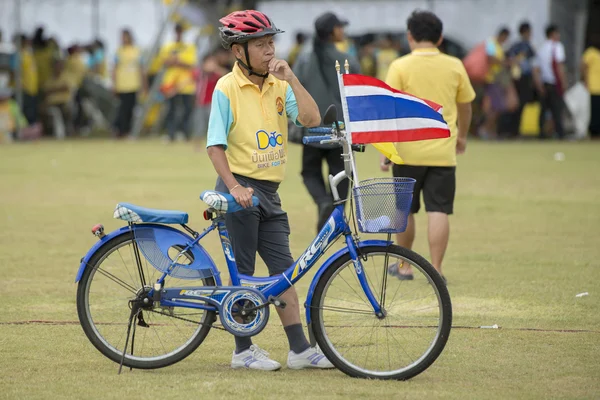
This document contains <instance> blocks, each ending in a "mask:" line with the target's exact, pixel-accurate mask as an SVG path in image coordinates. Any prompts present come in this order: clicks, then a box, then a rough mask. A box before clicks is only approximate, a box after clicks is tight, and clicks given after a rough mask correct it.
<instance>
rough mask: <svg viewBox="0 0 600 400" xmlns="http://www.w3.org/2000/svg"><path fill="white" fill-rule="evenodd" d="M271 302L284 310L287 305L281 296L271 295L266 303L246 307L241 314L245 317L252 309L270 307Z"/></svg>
mask: <svg viewBox="0 0 600 400" xmlns="http://www.w3.org/2000/svg"><path fill="white" fill-rule="evenodd" d="M269 304H273V305H274V306H275V307H279V308H281V309H282V310H283V309H284V308H285V306H286V305H287V304H286V302H285V301H283V300H281V299H280V298H279V297H275V296H269V299H268V300H267V302H266V303H263V304H260V305H258V306H256V307H251V308H244V309H243V310H241V311H240V315H242V316H243V317H245V316H246V315H248V314H249V313H251V312H252V311H256V310H260V309H261V308H265V307H268V306H269Z"/></svg>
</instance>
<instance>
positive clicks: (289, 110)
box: [285, 85, 302, 126]
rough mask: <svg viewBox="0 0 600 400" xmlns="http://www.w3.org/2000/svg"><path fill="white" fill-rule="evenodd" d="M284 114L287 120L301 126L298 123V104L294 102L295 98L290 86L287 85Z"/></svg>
mask: <svg viewBox="0 0 600 400" xmlns="http://www.w3.org/2000/svg"><path fill="white" fill-rule="evenodd" d="M285 112H286V114H287V116H288V118H289V119H291V120H292V121H294V124H296V125H297V126H302V124H301V123H300V121H298V103H297V102H296V96H295V95H294V91H293V90H292V87H291V86H290V85H288V87H287V90H286V92H285Z"/></svg>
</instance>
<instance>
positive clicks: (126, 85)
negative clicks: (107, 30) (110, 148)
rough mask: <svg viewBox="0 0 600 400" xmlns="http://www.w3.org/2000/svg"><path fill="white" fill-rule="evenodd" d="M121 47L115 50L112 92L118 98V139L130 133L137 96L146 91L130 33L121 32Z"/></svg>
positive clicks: (125, 30) (140, 57)
mask: <svg viewBox="0 0 600 400" xmlns="http://www.w3.org/2000/svg"><path fill="white" fill-rule="evenodd" d="M121 43H122V45H121V47H119V49H118V50H117V55H116V57H115V66H114V70H113V90H114V92H115V94H116V95H117V96H118V97H119V101H120V103H119V111H118V114H117V118H116V120H115V124H114V126H115V131H116V134H117V136H118V137H122V136H126V135H128V134H129V132H130V131H131V121H132V119H133V110H134V109H135V106H136V104H137V95H138V93H139V92H140V91H141V90H142V89H143V90H144V92H146V91H147V86H146V84H147V81H146V77H145V75H144V69H143V67H142V52H141V50H140V48H139V47H137V46H135V45H134V43H133V36H132V35H131V32H130V31H129V30H127V29H124V30H123V31H122V32H121Z"/></svg>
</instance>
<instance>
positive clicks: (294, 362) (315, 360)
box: [287, 346, 335, 369]
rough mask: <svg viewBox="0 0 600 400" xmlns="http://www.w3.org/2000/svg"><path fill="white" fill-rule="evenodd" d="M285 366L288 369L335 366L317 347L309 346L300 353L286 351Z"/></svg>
mask: <svg viewBox="0 0 600 400" xmlns="http://www.w3.org/2000/svg"><path fill="white" fill-rule="evenodd" d="M287 366H288V368H289V369H302V368H322V369H327V368H335V367H334V365H333V364H332V363H330V362H329V360H328V359H327V357H325V355H323V353H321V349H319V347H318V346H317V347H309V348H308V349H306V350H304V351H303V352H302V353H300V354H296V353H294V352H293V351H291V350H290V352H289V353H288V359H287Z"/></svg>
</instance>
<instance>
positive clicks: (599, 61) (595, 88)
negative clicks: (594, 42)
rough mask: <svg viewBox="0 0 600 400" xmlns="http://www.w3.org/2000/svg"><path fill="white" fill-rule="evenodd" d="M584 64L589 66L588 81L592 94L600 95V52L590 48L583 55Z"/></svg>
mask: <svg viewBox="0 0 600 400" xmlns="http://www.w3.org/2000/svg"><path fill="white" fill-rule="evenodd" d="M583 62H584V64H585V65H586V66H587V76H586V81H587V84H588V89H589V91H590V94H592V95H594V96H598V95H600V50H598V49H597V48H595V47H590V48H588V49H587V50H586V51H585V52H584V53H583Z"/></svg>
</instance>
